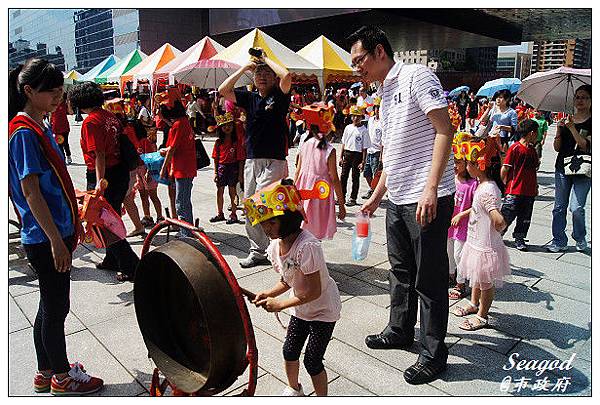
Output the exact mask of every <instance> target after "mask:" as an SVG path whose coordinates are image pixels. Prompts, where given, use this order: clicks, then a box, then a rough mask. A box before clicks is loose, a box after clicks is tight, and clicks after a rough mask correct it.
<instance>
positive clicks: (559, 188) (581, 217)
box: [548, 85, 592, 252]
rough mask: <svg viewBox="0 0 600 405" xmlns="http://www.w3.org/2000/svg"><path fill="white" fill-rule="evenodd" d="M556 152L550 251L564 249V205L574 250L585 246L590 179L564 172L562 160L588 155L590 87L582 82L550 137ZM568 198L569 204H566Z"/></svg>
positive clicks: (590, 122) (565, 218) (579, 249)
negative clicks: (570, 215)
mask: <svg viewBox="0 0 600 405" xmlns="http://www.w3.org/2000/svg"><path fill="white" fill-rule="evenodd" d="M554 150H555V151H557V152H558V156H557V158H556V164H555V166H554V168H555V196H554V209H553V210H552V243H551V244H550V245H549V246H548V250H549V251H550V252H560V251H565V250H567V234H566V233H565V228H566V226H567V206H569V209H570V210H571V212H572V213H573V234H572V235H571V236H572V237H573V239H575V242H576V244H575V247H576V248H577V250H578V251H580V252H581V251H584V250H585V249H587V241H586V238H585V236H586V229H585V208H584V207H585V202H586V200H587V195H588V193H589V191H590V188H591V186H592V178H591V177H588V176H586V175H584V174H577V175H566V174H565V163H568V162H569V160H570V159H569V158H570V157H571V156H573V155H587V156H590V157H591V155H592V86H590V85H584V86H581V87H579V88H578V89H577V91H576V92H575V114H574V115H573V116H567V118H566V119H564V120H561V121H560V122H559V124H558V128H557V132H556V137H555V138H554ZM569 199H570V203H569Z"/></svg>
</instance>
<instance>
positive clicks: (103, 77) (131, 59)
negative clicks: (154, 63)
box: [95, 49, 146, 84]
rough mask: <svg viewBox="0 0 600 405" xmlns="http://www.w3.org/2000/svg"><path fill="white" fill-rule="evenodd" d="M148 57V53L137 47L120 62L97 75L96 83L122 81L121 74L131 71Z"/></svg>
mask: <svg viewBox="0 0 600 405" xmlns="http://www.w3.org/2000/svg"><path fill="white" fill-rule="evenodd" d="M145 58H146V54H145V53H143V52H142V51H140V50H139V49H136V50H134V51H132V52H131V53H130V54H129V55H127V56H125V57H124V58H123V59H121V60H120V61H119V62H117V63H116V64H115V65H114V66H112V67H111V68H109V69H106V70H105V71H104V72H102V73H101V74H100V75H98V76H96V79H95V80H96V83H100V84H104V83H120V80H121V76H123V75H124V74H125V73H127V72H129V71H130V70H131V69H133V68H134V67H135V66H137V65H138V64H139V63H140V62H141V61H142V60H144V59H145Z"/></svg>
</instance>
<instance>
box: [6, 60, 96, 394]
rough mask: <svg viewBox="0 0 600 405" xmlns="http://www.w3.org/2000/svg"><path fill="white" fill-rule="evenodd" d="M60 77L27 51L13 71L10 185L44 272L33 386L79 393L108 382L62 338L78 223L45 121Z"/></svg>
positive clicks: (26, 240)
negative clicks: (73, 358) (70, 352)
mask: <svg viewBox="0 0 600 405" xmlns="http://www.w3.org/2000/svg"><path fill="white" fill-rule="evenodd" d="M63 80H64V79H63V75H62V72H61V71H60V70H59V69H57V68H56V66H54V65H53V64H51V63H49V62H48V61H45V60H43V59H30V60H28V61H27V62H26V63H25V65H21V66H19V67H18V68H16V69H14V70H12V71H11V72H10V73H9V77H8V82H9V83H8V87H9V103H8V105H9V119H10V124H9V143H8V147H9V153H8V160H9V164H8V167H9V189H10V195H11V199H12V201H13V203H14V205H15V207H16V209H17V212H18V214H19V216H20V217H21V226H22V228H21V242H22V244H23V247H24V250H25V252H26V255H27V260H28V261H29V263H30V265H31V267H32V268H33V269H34V270H35V272H36V273H37V276H38V279H39V289H40V303H39V309H38V313H37V316H36V318H35V323H34V327H33V341H34V345H35V351H36V356H37V366H38V371H37V372H36V373H35V376H34V381H33V386H34V390H35V391H36V392H47V391H50V392H51V393H52V394H54V395H81V394H88V393H92V392H96V391H98V390H99V389H100V388H102V385H103V382H102V380H101V379H99V378H96V377H91V376H90V375H88V374H86V373H85V371H84V370H83V367H82V366H81V365H80V364H79V363H75V364H69V361H68V360H67V351H66V345H65V334H64V329H65V318H66V317H67V314H68V313H69V289H70V273H69V271H70V268H71V261H72V256H71V254H72V251H73V250H74V249H75V246H76V245H77V235H78V233H79V232H78V230H79V228H80V224H79V220H78V216H77V204H76V202H75V192H74V189H73V184H72V183H71V179H70V177H69V174H68V172H67V170H66V166H65V162H64V157H63V156H62V153H61V152H60V149H59V148H58V145H57V143H56V141H55V140H54V136H53V135H52V131H51V130H50V129H49V128H48V126H47V123H46V122H45V121H44V115H45V114H47V113H50V112H53V111H54V110H56V107H58V105H59V104H60V102H61V100H62V96H63Z"/></svg>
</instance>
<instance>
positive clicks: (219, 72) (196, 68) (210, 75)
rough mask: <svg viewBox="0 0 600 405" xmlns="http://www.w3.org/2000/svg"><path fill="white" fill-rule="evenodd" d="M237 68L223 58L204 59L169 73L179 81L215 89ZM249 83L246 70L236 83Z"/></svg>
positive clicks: (250, 79)
mask: <svg viewBox="0 0 600 405" xmlns="http://www.w3.org/2000/svg"><path fill="white" fill-rule="evenodd" d="M239 68H240V66H239V65H237V64H235V63H231V62H227V61H224V60H218V59H205V60H199V61H198V62H196V63H192V64H191V65H187V66H184V67H181V68H178V69H176V70H175V71H174V72H173V73H171V74H172V75H173V77H174V78H175V80H177V81H178V82H179V83H183V84H187V85H190V86H197V87H200V88H202V89H216V88H217V87H219V86H220V85H221V83H223V82H224V81H225V79H227V78H228V77H229V76H231V75H232V74H233V73H235V71H236V70H238V69H239ZM250 83H252V76H251V74H250V73H248V72H246V73H245V74H244V75H243V76H242V77H241V78H240V80H238V83H237V85H238V86H244V85H246V84H250Z"/></svg>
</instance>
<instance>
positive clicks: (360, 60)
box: [350, 52, 369, 69]
mask: <svg viewBox="0 0 600 405" xmlns="http://www.w3.org/2000/svg"><path fill="white" fill-rule="evenodd" d="M368 54H369V52H365V53H363V54H362V55H361V56H359V57H358V58H356V59H355V60H354V62H352V63H351V64H350V67H351V68H352V69H356V68H357V67H358V66H360V65H362V63H363V62H364V61H365V58H366V57H367V55H368Z"/></svg>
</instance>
